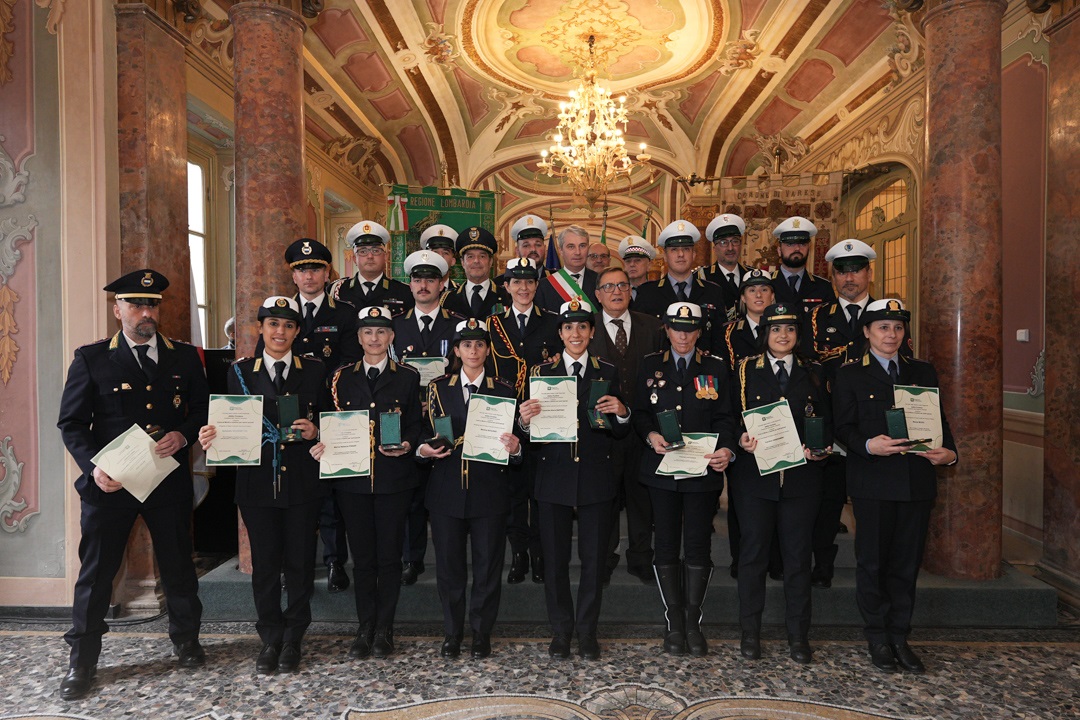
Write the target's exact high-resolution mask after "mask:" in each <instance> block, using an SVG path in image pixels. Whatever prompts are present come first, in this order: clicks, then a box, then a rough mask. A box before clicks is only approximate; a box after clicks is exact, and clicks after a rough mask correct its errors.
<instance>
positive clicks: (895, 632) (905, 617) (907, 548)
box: [852, 498, 934, 643]
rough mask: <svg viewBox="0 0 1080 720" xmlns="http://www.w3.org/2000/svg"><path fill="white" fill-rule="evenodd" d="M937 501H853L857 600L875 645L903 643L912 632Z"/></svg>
mask: <svg viewBox="0 0 1080 720" xmlns="http://www.w3.org/2000/svg"><path fill="white" fill-rule="evenodd" d="M933 507H934V501H933V500H923V501H918V502H894V501H890V500H867V499H865V498H852V509H853V510H854V511H855V523H856V525H857V528H856V532H855V560H856V564H857V567H856V568H855V600H856V601H857V602H858V605H859V612H860V613H862V617H863V622H864V623H865V628H864V633H865V634H866V639H867V640H868V641H869V642H871V643H885V642H889V643H902V642H904V641H905V640H906V639H907V636H908V635H909V634H910V633H911V615H912V613H913V612H914V610H915V582H916V580H917V579H918V577H919V566H920V565H922V559H923V550H925V548H926V532H927V530H928V529H929V527H930V511H931V509H932V508H933Z"/></svg>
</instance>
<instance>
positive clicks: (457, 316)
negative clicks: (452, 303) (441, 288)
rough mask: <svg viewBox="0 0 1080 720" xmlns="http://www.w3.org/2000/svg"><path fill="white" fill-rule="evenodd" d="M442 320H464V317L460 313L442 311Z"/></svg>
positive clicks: (444, 309)
mask: <svg viewBox="0 0 1080 720" xmlns="http://www.w3.org/2000/svg"><path fill="white" fill-rule="evenodd" d="M442 315H443V319H445V320H464V319H465V316H464V315H462V314H461V313H456V312H454V311H453V310H447V309H446V308H443V309H442Z"/></svg>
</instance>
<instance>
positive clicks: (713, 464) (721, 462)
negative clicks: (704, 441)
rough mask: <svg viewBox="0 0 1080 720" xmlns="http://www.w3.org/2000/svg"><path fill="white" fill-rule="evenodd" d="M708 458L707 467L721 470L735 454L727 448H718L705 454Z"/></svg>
mask: <svg viewBox="0 0 1080 720" xmlns="http://www.w3.org/2000/svg"><path fill="white" fill-rule="evenodd" d="M705 457H707V458H708V459H709V467H710V468H712V469H713V470H716V471H717V472H723V471H724V470H725V469H726V468H727V466H728V465H729V464H730V463H731V461H732V460H733V459H734V458H735V454H734V453H733V452H731V451H730V450H728V449H727V448H720V449H719V450H716V451H715V452H711V453H709V454H708V455H706V456H705Z"/></svg>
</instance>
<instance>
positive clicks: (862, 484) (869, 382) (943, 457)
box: [833, 299, 957, 673]
mask: <svg viewBox="0 0 1080 720" xmlns="http://www.w3.org/2000/svg"><path fill="white" fill-rule="evenodd" d="M910 320H911V313H909V312H908V311H907V310H905V309H904V306H903V303H901V302H900V301H899V300H892V299H890V300H875V301H874V302H872V303H870V304H869V305H867V307H866V313H865V314H864V317H863V336H864V337H866V339H867V343H868V346H869V347H868V350H867V351H866V353H865V354H864V355H863V356H862V357H861V358H858V359H855V360H853V361H852V362H849V363H847V364H845V365H844V366H843V367H841V368H840V369H839V370H838V371H837V373H836V382H835V383H834V385H833V417H834V421H835V428H836V430H835V432H836V439H837V440H839V441H840V442H842V443H843V444H844V446H845V447H846V448H847V450H848V459H847V486H848V493H850V494H851V501H852V508H853V509H854V511H855V523H856V525H857V528H858V532H857V533H856V537H855V559H856V562H857V567H856V571H855V599H856V601H857V602H858V605H859V612H860V613H861V614H862V617H863V622H864V624H865V627H864V633H865V635H866V640H867V642H868V644H869V650H870V659H871V662H872V663H873V664H874V667H876V668H878V669H879V670H882V671H884V672H896V671H897V666H899V667H900V668H903V669H904V670H906V671H908V672H913V673H921V672H924V671H925V667H924V665H923V663H922V660H921V659H919V656H918V655H916V654H915V651H913V650H912V649H911V647H910V646H909V645H908V642H907V637H908V635H909V634H910V632H911V616H912V613H913V611H914V609H915V583H916V580H917V579H918V577H919V566H920V565H921V564H922V557H923V550H924V548H925V547H926V533H927V529H928V528H929V526H930V511H931V509H932V508H933V506H934V498H935V497H936V495H937V467H938V466H940V465H952V464H954V463H955V462H956V460H957V455H956V444H955V442H954V441H953V436H952V432H951V431H950V430H949V423H948V421H947V420H946V418H945V410H944V407H942V408H941V429H942V436H941V438H940V446H938V447H934V448H933V449H930V450H926V451H920V452H911V443H910V442H908V441H907V439H906V438H895V439H894V438H892V437H890V436H889V434H888V422H887V420H886V416H885V412H886V410H888V409H889V408H891V407H892V405H893V399H894V393H893V388H894V386H896V385H918V386H920V387H924V388H932V387H933V388H936V387H937V386H938V378H937V372H936V371H935V370H934V367H933V366H932V365H930V363H927V362H924V361H922V360H915V359H913V358H909V357H906V356H904V355H903V354H902V353H900V348H901V347H902V346H903V345H904V342H905V339H906V335H907V328H908V323H909V322H910ZM920 439H921V438H920ZM934 440H935V442H933V443H932V445H938V439H936V438H935V439H934Z"/></svg>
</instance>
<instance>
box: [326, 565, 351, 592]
mask: <svg viewBox="0 0 1080 720" xmlns="http://www.w3.org/2000/svg"><path fill="white" fill-rule="evenodd" d="M348 587H349V574H348V573H347V572H345V566H344V565H342V564H341V563H339V562H332V563H330V564H328V565H327V566H326V589H327V591H328V592H332V593H337V592H341V591H342V590H346V589H348Z"/></svg>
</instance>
